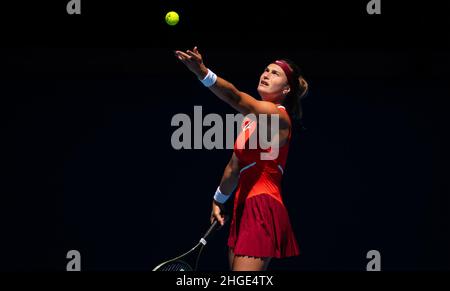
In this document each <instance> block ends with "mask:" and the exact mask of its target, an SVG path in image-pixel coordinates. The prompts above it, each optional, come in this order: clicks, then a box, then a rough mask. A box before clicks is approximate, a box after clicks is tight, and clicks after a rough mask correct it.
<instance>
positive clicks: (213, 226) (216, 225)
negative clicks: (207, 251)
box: [201, 215, 229, 241]
mask: <svg viewBox="0 0 450 291" xmlns="http://www.w3.org/2000/svg"><path fill="white" fill-rule="evenodd" d="M228 218H229V217H228V215H225V217H224V222H225V223H227V221H228ZM221 227H222V226H221V225H220V223H219V222H218V221H217V219H215V220H214V222H213V223H212V224H211V226H210V227H209V229H208V230H207V231H206V233H205V235H204V236H203V237H202V239H201V240H204V241H206V239H207V238H208V237H209V236H210V235H211V234H212V233H213V232H214V231H216V230H218V229H220V228H221Z"/></svg>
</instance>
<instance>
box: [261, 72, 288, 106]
mask: <svg viewBox="0 0 450 291" xmlns="http://www.w3.org/2000/svg"><path fill="white" fill-rule="evenodd" d="M286 90H289V84H288V80H287V77H286V74H285V73H284V71H283V69H281V67H280V66H278V65H276V64H270V65H268V66H267V67H266V69H265V70H264V72H263V73H262V74H261V77H260V78H259V84H258V93H259V95H261V98H262V99H263V100H264V101H280V100H279V99H280V98H283V97H284V96H285V94H283V91H284V92H286Z"/></svg>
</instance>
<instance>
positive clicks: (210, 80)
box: [200, 69, 217, 87]
mask: <svg viewBox="0 0 450 291" xmlns="http://www.w3.org/2000/svg"><path fill="white" fill-rule="evenodd" d="M200 81H201V82H202V83H203V85H205V87H211V86H212V85H214V83H216V81H217V75H216V74H214V73H213V72H212V71H211V70H210V69H208V74H206V77H205V78H203V80H200Z"/></svg>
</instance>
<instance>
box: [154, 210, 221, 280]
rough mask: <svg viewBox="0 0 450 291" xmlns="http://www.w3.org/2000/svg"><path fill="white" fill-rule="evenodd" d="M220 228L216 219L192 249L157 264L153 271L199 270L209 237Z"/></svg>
mask: <svg viewBox="0 0 450 291" xmlns="http://www.w3.org/2000/svg"><path fill="white" fill-rule="evenodd" d="M226 221H227V216H225V222H226ZM220 228H221V225H220V223H219V222H218V221H217V220H214V222H213V223H212V224H211V226H210V227H209V229H208V230H207V231H206V233H205V235H204V236H203V237H202V238H201V239H200V241H199V242H198V243H197V244H196V245H195V246H194V247H193V248H192V249H190V250H189V251H187V252H186V253H184V254H182V255H181V256H178V257H176V258H173V259H171V260H168V261H165V262H162V263H161V264H159V265H158V266H156V267H155V268H154V269H153V271H166V272H170V271H197V267H198V262H199V260H200V255H201V253H202V250H203V248H204V247H205V245H206V242H207V239H208V237H210V235H211V234H213V233H214V232H215V231H216V230H218V229H220Z"/></svg>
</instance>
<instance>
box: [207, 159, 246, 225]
mask: <svg viewBox="0 0 450 291" xmlns="http://www.w3.org/2000/svg"><path fill="white" fill-rule="evenodd" d="M239 171H240V167H239V162H238V159H237V157H236V155H235V154H234V153H233V155H232V156H231V159H230V161H229V162H228V164H227V165H226V167H225V170H224V171H223V175H222V179H221V180H220V185H219V188H220V190H221V192H222V193H223V194H225V195H231V194H232V193H233V191H234V189H235V188H236V186H237V184H238V182H239ZM214 220H217V221H219V223H220V224H221V225H223V224H224V216H223V204H221V203H219V202H217V201H216V200H214V199H213V202H212V211H211V223H212V222H213V221H214Z"/></svg>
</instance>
